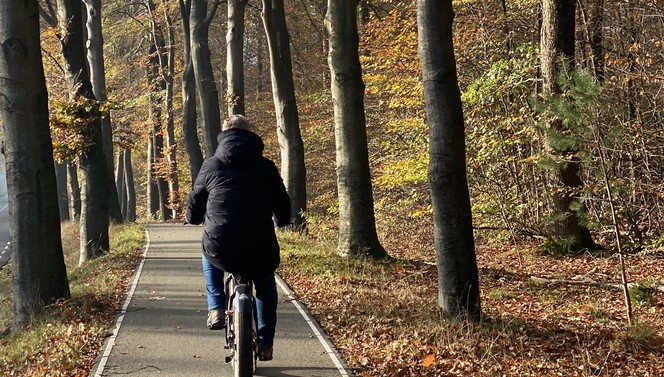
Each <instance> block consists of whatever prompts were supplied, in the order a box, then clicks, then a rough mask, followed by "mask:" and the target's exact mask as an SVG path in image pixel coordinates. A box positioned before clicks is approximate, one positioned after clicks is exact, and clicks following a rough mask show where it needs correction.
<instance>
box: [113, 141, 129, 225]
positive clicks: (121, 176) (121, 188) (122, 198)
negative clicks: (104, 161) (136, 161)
mask: <svg viewBox="0 0 664 377" xmlns="http://www.w3.org/2000/svg"><path fill="white" fill-rule="evenodd" d="M124 154H125V150H124V149H123V150H121V151H120V152H118V162H117V168H116V170H115V188H116V190H117V192H118V201H119V202H120V211H121V212H122V218H123V219H126V218H127V194H126V189H125V172H124Z"/></svg>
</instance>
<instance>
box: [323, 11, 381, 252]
mask: <svg viewBox="0 0 664 377" xmlns="http://www.w3.org/2000/svg"><path fill="white" fill-rule="evenodd" d="M325 27H326V29H327V32H328V35H329V55H328V63H329V66H330V72H331V87H332V100H333V102H334V119H335V127H334V136H335V140H336V165H337V187H338V192H339V245H338V252H339V254H341V255H369V256H372V257H375V258H382V257H385V256H386V255H387V252H386V251H385V249H384V248H383V246H382V245H381V244H380V242H379V241H378V235H377V233H376V220H375V215H374V205H373V191H372V187H371V172H370V170H369V152H368V146H367V127H366V119H365V114H364V82H363V81H362V66H361V65H360V58H359V52H358V45H359V36H358V32H357V2H353V1H335V0H328V3H327V16H326V17H325Z"/></svg>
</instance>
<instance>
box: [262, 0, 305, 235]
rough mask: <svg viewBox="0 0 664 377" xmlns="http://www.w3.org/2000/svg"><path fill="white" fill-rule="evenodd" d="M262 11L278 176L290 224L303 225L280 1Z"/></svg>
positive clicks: (301, 175) (300, 161)
mask: <svg viewBox="0 0 664 377" xmlns="http://www.w3.org/2000/svg"><path fill="white" fill-rule="evenodd" d="M262 15H263V25H264V26H265V34H266V35H267V44H268V49H269V52H270V73H271V78H272V96H273V99H274V110H275V113H276V116H277V137H278V138H279V146H280V150H281V176H282V177H283V179H284V183H285V184H286V190H287V191H288V195H290V198H291V221H292V223H293V228H294V229H303V228H304V226H305V222H304V217H303V214H304V212H305V211H306V210H307V192H306V188H307V187H306V174H307V173H306V168H305V165H304V143H303V142H302V136H301V133H300V120H299V114H298V110H297V101H296V99H295V85H294V83H293V66H292V63H291V52H290V40H289V39H290V38H289V36H288V28H287V26H286V15H285V12H284V3H283V1H279V0H263V14H262Z"/></svg>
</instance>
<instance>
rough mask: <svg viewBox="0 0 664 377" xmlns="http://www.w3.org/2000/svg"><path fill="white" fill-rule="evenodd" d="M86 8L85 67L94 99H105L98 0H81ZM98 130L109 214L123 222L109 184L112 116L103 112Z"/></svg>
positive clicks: (111, 176)
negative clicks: (101, 147) (99, 130)
mask: <svg viewBox="0 0 664 377" xmlns="http://www.w3.org/2000/svg"><path fill="white" fill-rule="evenodd" d="M83 3H84V4H85V9H86V17H85V20H86V22H85V27H86V30H87V41H86V43H85V47H86V52H87V59H88V68H89V69H90V82H91V83H92V92H93V93H94V95H95V97H96V98H97V100H99V101H101V102H105V101H107V100H108V98H107V95H106V70H105V69H104V37H103V34H102V28H101V0H83ZM101 133H102V138H103V143H104V155H105V157H106V165H107V166H106V172H107V174H108V182H109V197H108V200H109V215H110V216H111V220H113V221H115V222H122V213H121V211H120V204H119V201H118V192H117V190H116V188H115V185H114V184H112V183H113V181H114V178H113V131H112V129H111V116H110V114H109V115H106V116H104V117H103V118H102V119H101Z"/></svg>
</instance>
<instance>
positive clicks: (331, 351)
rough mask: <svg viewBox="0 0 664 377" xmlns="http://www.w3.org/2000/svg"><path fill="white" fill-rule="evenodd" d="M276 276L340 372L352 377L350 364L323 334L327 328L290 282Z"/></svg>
mask: <svg viewBox="0 0 664 377" xmlns="http://www.w3.org/2000/svg"><path fill="white" fill-rule="evenodd" d="M275 276H276V278H277V279H276V280H277V284H279V287H280V288H281V290H282V291H284V293H286V295H287V296H288V300H289V301H290V302H291V304H293V305H294V306H295V308H296V309H297V311H298V312H300V315H301V316H302V318H304V320H305V322H307V324H308V325H309V327H310V328H311V330H312V331H313V332H314V334H315V335H316V338H318V341H319V342H320V343H321V344H322V345H323V348H325V352H327V356H329V357H330V359H332V362H333V363H334V365H335V366H336V367H337V370H338V371H339V374H340V375H341V376H344V377H352V376H353V374H352V373H351V372H349V371H348V370H349V369H350V368H348V366H347V365H346V364H345V363H344V362H343V361H342V360H341V355H339V352H337V350H336V348H335V347H334V345H333V344H332V343H331V342H330V341H329V340H328V339H327V336H325V335H323V334H324V333H325V330H323V328H322V327H321V326H320V324H319V323H318V321H316V319H315V318H314V317H313V316H312V315H311V313H309V310H307V308H306V307H305V306H304V304H302V303H301V302H300V301H299V300H298V299H296V298H295V293H294V292H293V290H291V289H290V287H289V286H288V284H287V283H286V282H285V281H284V280H283V279H282V278H281V276H279V274H275Z"/></svg>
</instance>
